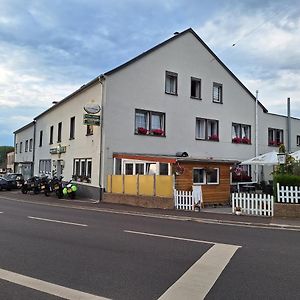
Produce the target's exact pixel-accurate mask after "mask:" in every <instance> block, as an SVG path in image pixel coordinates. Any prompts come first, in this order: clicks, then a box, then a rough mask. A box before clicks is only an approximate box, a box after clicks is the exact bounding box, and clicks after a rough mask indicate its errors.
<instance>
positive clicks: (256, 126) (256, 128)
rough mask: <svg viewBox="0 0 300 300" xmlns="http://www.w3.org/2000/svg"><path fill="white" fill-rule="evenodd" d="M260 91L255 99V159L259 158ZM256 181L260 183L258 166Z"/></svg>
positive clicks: (256, 168)
mask: <svg viewBox="0 0 300 300" xmlns="http://www.w3.org/2000/svg"><path fill="white" fill-rule="evenodd" d="M257 107H258V90H256V97H255V157H256V156H258V109H257ZM255 181H256V182H258V165H256V166H255Z"/></svg>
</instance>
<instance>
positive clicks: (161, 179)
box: [156, 175, 173, 197]
mask: <svg viewBox="0 0 300 300" xmlns="http://www.w3.org/2000/svg"><path fill="white" fill-rule="evenodd" d="M156 196H158V197H173V176H167V175H157V176H156Z"/></svg>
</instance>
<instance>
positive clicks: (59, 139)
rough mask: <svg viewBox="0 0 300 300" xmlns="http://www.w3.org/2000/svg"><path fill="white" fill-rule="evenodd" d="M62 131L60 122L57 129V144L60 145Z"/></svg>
mask: <svg viewBox="0 0 300 300" xmlns="http://www.w3.org/2000/svg"><path fill="white" fill-rule="evenodd" d="M61 130H62V122H59V123H58V127H57V142H58V143H60V142H61Z"/></svg>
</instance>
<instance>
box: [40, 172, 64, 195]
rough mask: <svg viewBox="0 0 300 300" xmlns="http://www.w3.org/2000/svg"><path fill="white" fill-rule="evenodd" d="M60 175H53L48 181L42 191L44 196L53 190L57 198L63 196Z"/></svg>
mask: <svg viewBox="0 0 300 300" xmlns="http://www.w3.org/2000/svg"><path fill="white" fill-rule="evenodd" d="M62 178H63V177H62V176H60V177H59V178H58V177H57V176H54V177H53V178H52V179H50V180H49V181H48V184H47V187H46V189H45V191H44V194H45V196H49V195H50V193H52V192H55V194H56V196H57V197H58V198H63V186H62Z"/></svg>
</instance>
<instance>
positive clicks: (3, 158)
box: [0, 146, 15, 168]
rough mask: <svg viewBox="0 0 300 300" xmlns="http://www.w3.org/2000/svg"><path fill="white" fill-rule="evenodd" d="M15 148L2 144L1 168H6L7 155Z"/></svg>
mask: <svg viewBox="0 0 300 300" xmlns="http://www.w3.org/2000/svg"><path fill="white" fill-rule="evenodd" d="M14 149H15V148H14V147H12V146H0V168H6V155H7V153H8V152H11V151H14Z"/></svg>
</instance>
